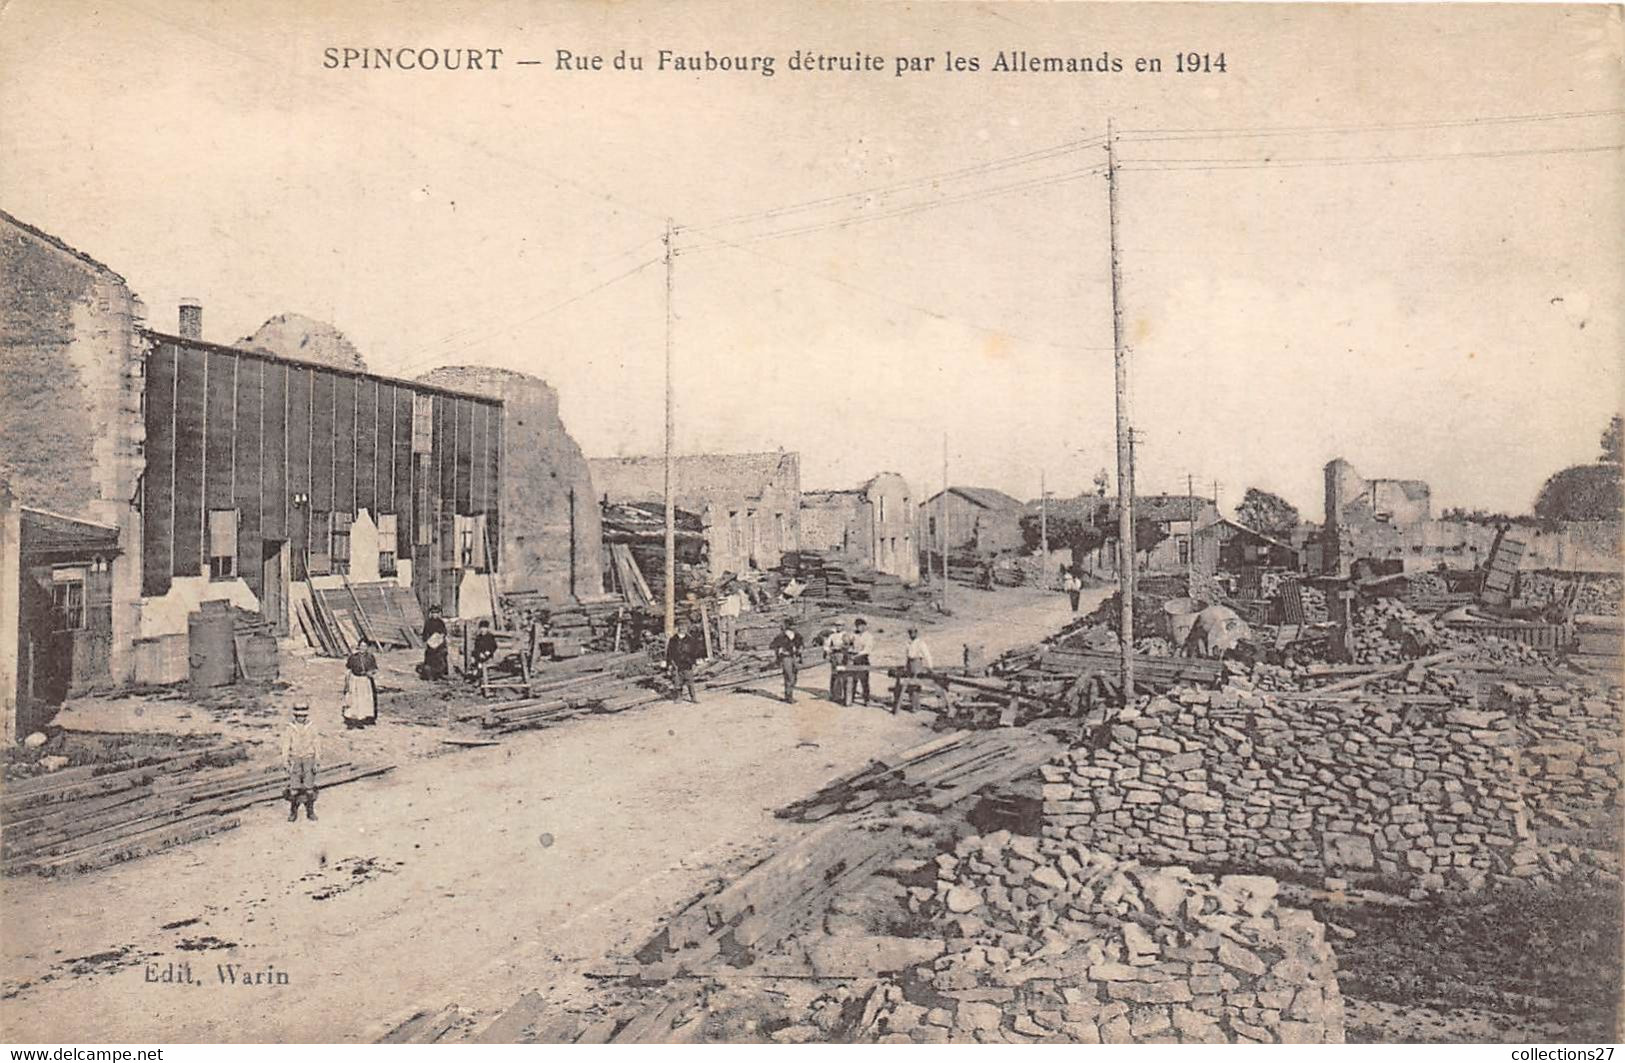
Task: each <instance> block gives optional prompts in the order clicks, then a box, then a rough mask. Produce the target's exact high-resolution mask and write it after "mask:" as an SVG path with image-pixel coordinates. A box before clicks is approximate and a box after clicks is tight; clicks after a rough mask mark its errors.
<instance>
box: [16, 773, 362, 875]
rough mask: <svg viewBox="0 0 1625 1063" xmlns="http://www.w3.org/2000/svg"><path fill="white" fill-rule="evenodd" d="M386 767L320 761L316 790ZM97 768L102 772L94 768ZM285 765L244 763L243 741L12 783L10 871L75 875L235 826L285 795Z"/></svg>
mask: <svg viewBox="0 0 1625 1063" xmlns="http://www.w3.org/2000/svg"><path fill="white" fill-rule="evenodd" d="M392 767H393V765H389V764H382V765H379V764H369V765H363V764H354V763H351V762H349V761H339V762H337V763H332V764H326V763H324V764H322V765H321V768H320V770H319V771H318V772H317V775H316V785H317V788H318V789H323V790H325V789H327V788H329V787H332V786H338V785H341V784H343V783H347V782H353V781H355V780H356V779H363V778H367V777H369V776H373V775H380V774H383V773H384V772H387V771H389V770H390V769H391V768H392ZM98 772H100V774H98ZM285 784H286V776H285V774H284V772H283V770H282V769H281V768H280V767H278V766H276V765H273V764H267V763H264V762H260V763H250V762H249V761H248V760H247V752H246V750H245V749H244V748H243V747H241V746H227V747H223V748H211V749H204V750H196V751H192V752H184V753H174V754H170V755H166V756H162V757H156V758H150V759H148V760H147V761H146V762H145V763H139V764H136V765H134V766H131V767H123V768H118V769H117V770H112V771H107V770H105V766H99V767H98V766H85V767H80V768H69V769H66V770H64V771H61V772H57V773H55V774H53V775H46V776H39V777H36V778H33V779H28V780H24V781H15V782H9V783H7V785H6V790H5V793H4V795H3V796H0V811H3V813H4V817H3V818H4V827H3V828H0V858H3V860H4V866H5V872H6V874H19V873H22V872H25V871H31V872H34V873H37V874H41V875H62V874H74V873H77V872H83V871H90V870H94V869H96V868H101V867H106V866H108V865H110V864H115V863H122V862H125V861H128V860H134V859H137V858H139V857H142V856H146V855H149V854H151V853H154V852H159V851H161V850H163V849H169V848H173V847H175V846H178V845H184V844H186V843H188V842H192V841H196V840H197V839H199V838H205V837H208V836H210V835H213V834H218V833H220V832H221V831H226V830H231V829H233V828H235V827H236V826H237V825H238V823H239V820H238V818H237V816H236V815H235V813H237V812H240V811H242V810H243V809H245V808H248V807H249V806H251V805H255V804H259V803H261V802H264V801H273V800H276V799H278V798H280V797H281V796H282V792H283V788H284V786H285Z"/></svg>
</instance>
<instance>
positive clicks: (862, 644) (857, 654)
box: [846, 616, 875, 705]
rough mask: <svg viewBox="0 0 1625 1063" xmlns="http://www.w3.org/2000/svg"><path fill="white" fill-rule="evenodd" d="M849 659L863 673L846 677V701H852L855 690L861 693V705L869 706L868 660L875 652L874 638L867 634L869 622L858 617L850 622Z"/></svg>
mask: <svg viewBox="0 0 1625 1063" xmlns="http://www.w3.org/2000/svg"><path fill="white" fill-rule="evenodd" d="M847 649H848V651H849V657H850V660H851V664H852V666H853V667H854V668H863V669H865V671H862V672H856V673H854V674H852V675H849V676H847V677H846V679H847V683H848V684H849V685H848V686H847V689H846V694H847V701H848V702H851V701H852V700H853V694H854V692H855V691H857V690H861V691H862V692H863V703H864V704H865V705H867V704H869V673H868V671H867V669H868V667H869V658H870V656H871V655H872V654H873V653H874V652H875V637H874V636H873V635H871V634H870V633H869V621H867V620H865V619H864V618H863V617H861V616H860V617H858V618H857V619H856V620H854V621H853V622H852V638H851V640H850V641H849V642H848V643H847Z"/></svg>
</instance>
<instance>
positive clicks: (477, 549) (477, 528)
mask: <svg viewBox="0 0 1625 1063" xmlns="http://www.w3.org/2000/svg"><path fill="white" fill-rule="evenodd" d="M456 529H457V567H458V568H468V569H473V570H474V571H475V572H483V571H485V514H483V513H481V514H479V515H478V516H473V517H457V518H456Z"/></svg>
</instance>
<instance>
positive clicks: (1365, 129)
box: [1117, 107, 1625, 143]
mask: <svg viewBox="0 0 1625 1063" xmlns="http://www.w3.org/2000/svg"><path fill="white" fill-rule="evenodd" d="M1620 115H1625V109H1621V108H1617V107H1615V108H1605V109H1601V110H1591V111H1551V112H1547V113H1544V114H1512V115H1485V116H1480V117H1475V118H1455V119H1432V120H1422V121H1415V122H1373V123H1366V124H1358V125H1342V126H1263V127H1248V126H1237V127H1231V128H1216V129H1200V128H1191V129H1125V130H1122V131H1121V132H1120V133H1119V135H1118V138H1117V139H1118V141H1119V142H1136V143H1152V142H1156V141H1164V140H1224V139H1229V138H1232V137H1236V138H1243V137H1276V136H1319V135H1328V136H1330V135H1337V134H1345V133H1377V132H1405V131H1409V130H1423V129H1452V128H1463V127H1468V126H1478V125H1509V124H1524V123H1535V122H1558V121H1572V120H1576V119H1583V118H1602V117H1608V116H1620ZM1142 134H1156V135H1154V136H1146V135H1142Z"/></svg>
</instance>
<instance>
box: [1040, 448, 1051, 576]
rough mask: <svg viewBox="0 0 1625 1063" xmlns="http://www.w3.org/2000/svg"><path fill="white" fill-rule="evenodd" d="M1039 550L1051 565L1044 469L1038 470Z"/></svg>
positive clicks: (1046, 563) (1047, 497) (1047, 565)
mask: <svg viewBox="0 0 1625 1063" xmlns="http://www.w3.org/2000/svg"><path fill="white" fill-rule="evenodd" d="M1038 552H1039V554H1040V555H1042V556H1043V559H1044V566H1045V567H1046V568H1048V567H1049V490H1048V489H1047V488H1045V487H1044V470H1043V469H1039V470H1038Z"/></svg>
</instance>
